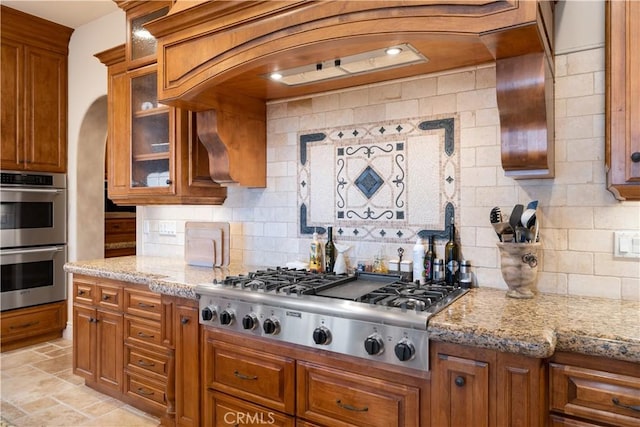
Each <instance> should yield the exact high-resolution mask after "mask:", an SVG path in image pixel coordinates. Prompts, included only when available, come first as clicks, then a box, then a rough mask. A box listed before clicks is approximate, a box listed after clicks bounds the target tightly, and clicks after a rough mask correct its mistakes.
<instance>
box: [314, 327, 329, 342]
mask: <svg viewBox="0 0 640 427" xmlns="http://www.w3.org/2000/svg"><path fill="white" fill-rule="evenodd" d="M313 342H314V343H316V344H319V345H329V344H330V343H331V331H330V330H329V329H327V328H325V327H324V326H320V327H317V328H316V329H315V330H314V331H313Z"/></svg>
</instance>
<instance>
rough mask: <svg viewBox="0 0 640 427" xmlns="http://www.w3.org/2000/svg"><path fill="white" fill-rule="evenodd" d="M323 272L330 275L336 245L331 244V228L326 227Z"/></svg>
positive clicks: (334, 260) (334, 258)
mask: <svg viewBox="0 0 640 427" xmlns="http://www.w3.org/2000/svg"><path fill="white" fill-rule="evenodd" d="M324 263H325V267H324V271H325V272H327V273H332V272H333V269H334V267H335V265H336V245H335V244H334V243H333V227H327V243H326V244H325V245H324Z"/></svg>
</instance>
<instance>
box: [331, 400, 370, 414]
mask: <svg viewBox="0 0 640 427" xmlns="http://www.w3.org/2000/svg"><path fill="white" fill-rule="evenodd" d="M336 405H338V406H339V407H341V408H342V409H346V410H347V411H355V412H367V411H368V410H369V407H368V406H365V407H364V408H356V407H355V406H352V405H348V404H345V403H342V401H341V400H340V399H337V400H336Z"/></svg>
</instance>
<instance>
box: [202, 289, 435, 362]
mask: <svg viewBox="0 0 640 427" xmlns="http://www.w3.org/2000/svg"><path fill="white" fill-rule="evenodd" d="M200 323H201V324H203V325H206V326H211V327H216V328H221V329H224V330H229V331H234V332H237V333H240V334H249V335H253V336H259V337H263V338H267V339H273V340H277V341H280V342H283V343H290V344H297V345H302V346H307V347H312V348H316V349H321V350H326V351H332V352H335V353H340V354H344V355H349V356H354V357H361V358H365V359H370V360H376V361H379V362H384V363H389V364H393V365H397V366H403V367H408V368H413V369H419V370H424V371H426V370H429V342H428V341H429V340H428V335H427V331H426V330H418V329H413V328H405V327H399V326H393V325H388V324H383V323H382V322H380V323H376V322H368V321H363V320H356V319H350V318H346V317H339V316H335V315H327V314H322V313H314V312H311V311H308V310H298V309H291V308H286V307H278V306H276V305H269V304H263V303H260V302H248V301H241V300H237V299H233V298H226V297H221V296H208V295H201V297H200Z"/></svg>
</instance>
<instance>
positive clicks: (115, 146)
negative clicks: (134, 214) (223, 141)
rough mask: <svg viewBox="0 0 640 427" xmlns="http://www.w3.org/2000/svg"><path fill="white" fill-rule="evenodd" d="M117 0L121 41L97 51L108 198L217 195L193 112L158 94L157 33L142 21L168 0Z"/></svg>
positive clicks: (183, 200) (130, 201) (214, 200)
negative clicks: (102, 71) (103, 82)
mask: <svg viewBox="0 0 640 427" xmlns="http://www.w3.org/2000/svg"><path fill="white" fill-rule="evenodd" d="M117 3H118V5H119V6H120V7H121V8H123V9H124V10H125V11H126V13H127V29H128V31H127V43H126V44H125V45H122V46H118V47H115V48H112V49H109V50H107V51H104V52H101V53H98V54H96V57H97V58H98V59H99V60H100V61H101V62H102V63H104V64H105V65H107V66H108V68H109V71H108V76H109V86H108V99H109V100H108V121H109V126H108V150H107V152H108V156H109V157H108V160H107V169H108V173H107V176H108V178H107V181H108V194H109V198H110V199H111V200H113V202H114V203H116V204H119V205H146V204H208V205H215V204H221V203H223V202H224V200H225V198H226V194H227V193H226V188H225V187H223V186H222V185H221V184H220V183H218V182H214V181H213V180H212V179H211V174H210V171H209V169H210V167H209V161H208V155H207V154H206V153H207V152H206V148H205V147H204V145H203V144H202V143H201V141H200V139H199V138H198V135H197V133H196V132H195V131H194V123H195V120H196V119H195V113H191V112H188V111H186V110H181V109H178V108H175V107H170V106H167V105H164V104H162V103H160V102H158V95H157V93H158V91H157V81H158V77H157V65H156V57H155V46H156V41H155V38H153V36H152V35H151V34H149V33H148V32H147V31H146V30H145V29H144V24H145V23H147V22H149V21H151V20H153V19H156V18H158V17H160V16H163V15H165V14H166V13H167V12H168V10H169V7H170V5H171V2H169V1H160V2H140V1H118V2H117Z"/></svg>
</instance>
